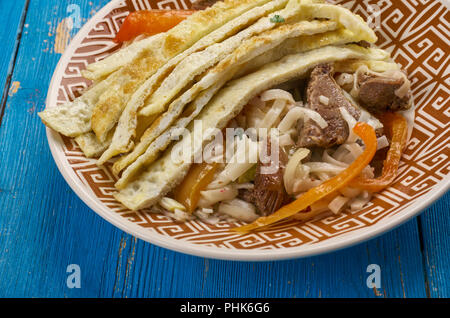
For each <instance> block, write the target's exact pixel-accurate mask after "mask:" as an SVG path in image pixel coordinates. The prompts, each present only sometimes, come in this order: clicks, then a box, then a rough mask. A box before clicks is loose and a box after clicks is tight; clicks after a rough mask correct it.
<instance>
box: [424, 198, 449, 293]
mask: <svg viewBox="0 0 450 318" xmlns="http://www.w3.org/2000/svg"><path fill="white" fill-rule="evenodd" d="M449 202H450V193H447V194H446V195H445V196H444V197H443V198H442V199H441V200H439V201H438V202H436V203H435V204H433V206H431V207H430V208H429V209H428V210H427V211H426V212H425V213H423V215H422V216H421V217H420V226H421V232H422V236H423V242H422V245H423V253H424V263H425V266H426V273H427V280H428V286H429V290H428V292H429V294H430V297H433V298H434V297H439V298H448V297H450V284H449V281H450V274H449V269H450V259H449V257H448V253H449V250H450V204H449Z"/></svg>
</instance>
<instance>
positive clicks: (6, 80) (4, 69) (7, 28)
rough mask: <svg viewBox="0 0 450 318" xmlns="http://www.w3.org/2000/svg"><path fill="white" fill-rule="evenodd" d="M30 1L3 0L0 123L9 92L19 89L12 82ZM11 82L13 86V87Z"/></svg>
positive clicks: (0, 9)
mask: <svg viewBox="0 0 450 318" xmlns="http://www.w3.org/2000/svg"><path fill="white" fill-rule="evenodd" d="M27 3H28V1H26V0H19V1H1V2H0V12H2V15H3V19H2V22H3V23H2V27H1V28H0V39H2V54H0V89H1V92H2V96H1V97H0V100H1V104H0V123H1V114H2V113H3V110H4V107H5V102H6V98H7V95H8V94H14V93H15V91H16V90H17V89H18V83H14V82H13V83H11V77H10V76H11V74H12V71H13V66H14V60H15V57H16V53H17V50H18V46H19V41H20V37H21V35H22V30H23V24H24V18H25V14H26V6H27ZM11 84H13V85H12V87H11Z"/></svg>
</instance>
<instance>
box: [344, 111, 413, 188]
mask: <svg viewBox="0 0 450 318" xmlns="http://www.w3.org/2000/svg"><path fill="white" fill-rule="evenodd" d="M380 120H381V122H382V123H383V125H384V127H385V128H388V131H389V132H390V137H391V146H390V148H389V151H388V153H387V156H386V160H385V161H384V163H383V171H382V174H381V176H380V177H379V178H376V179H369V178H364V177H361V176H360V177H358V178H356V179H355V180H353V181H352V182H351V186H352V187H355V188H359V189H362V190H366V191H369V192H380V191H382V190H383V189H385V188H387V187H388V186H390V185H391V184H392V183H393V182H394V180H395V178H397V175H398V166H399V164H400V159H401V157H402V154H403V150H404V149H405V147H406V143H407V139H408V123H407V121H406V119H405V118H404V117H403V116H402V115H400V114H397V113H390V112H389V113H385V114H383V115H382V116H381V117H380Z"/></svg>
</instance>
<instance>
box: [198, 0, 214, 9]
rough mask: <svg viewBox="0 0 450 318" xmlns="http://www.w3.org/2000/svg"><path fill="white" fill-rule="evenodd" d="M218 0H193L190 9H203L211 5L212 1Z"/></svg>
mask: <svg viewBox="0 0 450 318" xmlns="http://www.w3.org/2000/svg"><path fill="white" fill-rule="evenodd" d="M218 1H219V0H195V1H192V9H193V10H204V9H206V8H208V7H211V6H212V5H213V4H214V3H216V2H218Z"/></svg>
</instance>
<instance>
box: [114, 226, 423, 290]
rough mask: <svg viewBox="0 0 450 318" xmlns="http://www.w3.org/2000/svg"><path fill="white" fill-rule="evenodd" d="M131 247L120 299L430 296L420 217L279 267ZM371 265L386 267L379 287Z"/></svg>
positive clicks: (137, 244)
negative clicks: (370, 281) (371, 283)
mask: <svg viewBox="0 0 450 318" xmlns="http://www.w3.org/2000/svg"><path fill="white" fill-rule="evenodd" d="M130 242H131V246H130V248H129V249H127V254H124V253H123V252H124V251H122V256H121V257H122V258H123V260H122V262H121V263H122V265H121V272H122V274H120V275H118V276H120V284H116V286H115V287H116V289H115V293H114V295H115V296H119V297H227V298H239V297H257V298H260V297H287V298H289V297H425V296H426V288H425V279H424V275H423V274H424V272H423V268H422V258H421V252H420V244H419V238H418V235H417V223H416V221H415V220H413V221H411V222H409V223H407V224H405V225H404V226H402V227H400V228H398V229H396V230H394V231H392V232H390V233H388V234H386V235H384V236H382V237H380V238H377V239H374V240H372V241H370V242H368V243H364V244H361V245H358V246H355V247H352V248H349V249H346V250H343V251H339V252H336V253H332V254H329V255H323V256H317V257H313V258H307V259H298V260H289V261H280V262H267V263H256V262H226V261H218V260H208V259H203V258H199V257H192V256H187V255H182V254H179V253H174V252H171V251H167V250H164V249H161V248H157V247H153V246H151V245H149V244H146V243H144V242H141V241H137V242H133V240H130ZM127 245H128V244H127ZM130 260H132V261H130ZM124 264H128V267H127V268H125V267H124ZM370 264H378V265H379V266H380V267H381V288H380V289H378V290H374V289H371V288H368V287H367V284H366V280H367V277H368V275H369V273H367V272H366V270H367V266H368V265H370ZM117 288H118V289H117Z"/></svg>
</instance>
